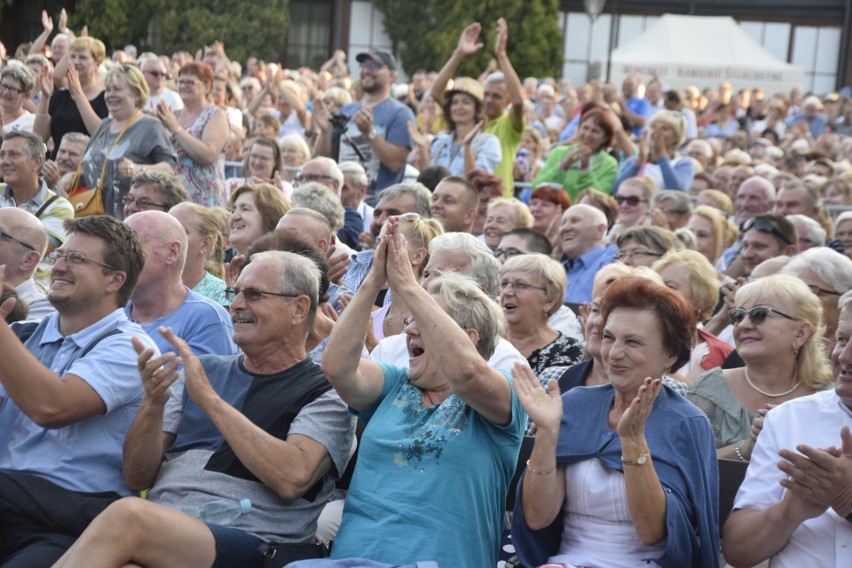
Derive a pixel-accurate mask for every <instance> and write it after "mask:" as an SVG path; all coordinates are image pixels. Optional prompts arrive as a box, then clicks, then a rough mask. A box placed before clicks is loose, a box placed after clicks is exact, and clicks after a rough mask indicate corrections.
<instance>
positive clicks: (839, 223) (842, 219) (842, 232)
mask: <svg viewBox="0 0 852 568" xmlns="http://www.w3.org/2000/svg"><path fill="white" fill-rule="evenodd" d="M834 238H835V239H837V240H838V241H840V242H841V243H842V244H843V246H845V247H846V256H848V257H849V258H852V211H844V212H843V213H841V214H840V215H838V216H837V219H835V220H834Z"/></svg>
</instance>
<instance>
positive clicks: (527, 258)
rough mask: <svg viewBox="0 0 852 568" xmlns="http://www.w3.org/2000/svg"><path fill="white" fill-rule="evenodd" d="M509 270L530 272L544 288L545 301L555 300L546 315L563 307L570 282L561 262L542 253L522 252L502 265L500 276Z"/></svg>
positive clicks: (548, 315)
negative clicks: (566, 289) (566, 288)
mask: <svg viewBox="0 0 852 568" xmlns="http://www.w3.org/2000/svg"><path fill="white" fill-rule="evenodd" d="M507 272H524V273H526V274H529V275H530V277H531V278H533V280H535V281H536V282H537V285H539V286H541V287H542V288H544V290H543V291H542V292H541V294H542V296H543V297H544V301H545V302H553V306H551V308H550V309H549V310H548V312H547V313H546V314H544V315H545V316H546V317H550V316H552V315H553V314H555V313H556V311H557V310H558V309H559V308H560V307H562V301H563V299H564V298H565V287H566V285H567V284H568V282H567V277H566V275H565V269H564V268H563V267H562V265H561V264H559V262H557V261H555V260H553V259H552V258H550V257H549V256H547V255H544V254H541V253H532V254H520V255H518V256H514V257H512V258H510V259H509V260H507V261H506V262H505V263H504V264H503V266H501V267H500V277H501V278H502V277H503V276H504V275H505V274H506V273H507Z"/></svg>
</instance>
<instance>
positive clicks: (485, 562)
mask: <svg viewBox="0 0 852 568" xmlns="http://www.w3.org/2000/svg"><path fill="white" fill-rule="evenodd" d="M382 371H383V372H384V386H383V388H382V392H381V394H380V395H379V397H378V399H377V401H376V402H375V403H374V404H373V405H372V406H371V407H370V408H369V409H367V410H366V411H364V412H361V413H359V414H358V416H359V417H360V418H361V419H362V420H363V421H364V422H365V423H366V425H367V426H366V428H365V429H364V433H363V435H362V436H361V447H360V449H359V453H358V465H357V466H356V467H355V473H354V474H353V476H352V483H351V485H350V487H349V493H348V494H347V497H346V505H345V506H344V509H343V521H342V523H341V525H340V531H338V533H337V536H336V538H335V540H334V548H333V549H332V554H331V557H332V558H352V557H359V558H368V559H370V560H376V561H379V562H388V563H392V564H405V563H414V562H417V561H421V560H435V561H437V562H438V565H439V566H464V567H466V568H477V567H478V568H486V567H487V568H492V567H493V566H495V565H496V563H497V550H498V548H499V544H500V533H501V528H502V523H503V514H504V512H505V508H506V492H507V490H508V484H509V481H510V480H511V478H512V475H513V473H514V471H515V465H516V462H517V459H518V451H519V449H520V443H521V439H522V437H523V432H524V427H525V426H526V415H525V414H524V411H523V409H522V408H521V405H520V403H519V402H518V399H517V398H516V397H515V395H514V392H513V393H512V401H511V419H510V421H509V423H508V424H507V425H505V426H498V425H495V424H492V423H491V422H489V421H488V420H486V419H485V418H484V417H483V416H482V415H480V414H479V413H477V412H476V411H474V410H473V408H471V407H470V406H469V405H467V404H466V403H465V402H464V401H462V400H461V399H460V398H458V397H457V396H455V395H450V396H449V397H448V398H447V399H445V400H444V401H443V402H441V403H440V404H436V405H433V406H430V407H424V405H423V402H422V391H421V390H420V389H418V388H417V387H415V386H414V385H413V384H411V382H410V380H409V378H408V372H407V370H406V369H401V368H398V367H392V366H388V365H382ZM506 380H507V381H510V379H509V378H508V376H507V377H506ZM510 382H511V381H510ZM377 535H380V537H377Z"/></svg>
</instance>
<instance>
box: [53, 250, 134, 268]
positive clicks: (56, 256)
mask: <svg viewBox="0 0 852 568" xmlns="http://www.w3.org/2000/svg"><path fill="white" fill-rule="evenodd" d="M60 260H64V261H65V262H66V263H67V264H71V265H73V266H80V265H81V264H85V263H87V262H89V263H91V264H97V265H98V266H100V267H102V268H106V269H107V270H118V269H117V268H116V267H114V266H110V265H109V264H104V263H103V262H100V261H99V260H92V259H91V258H88V257H87V256H86V255H85V254H83V253H81V252H63V251H61V250H55V251H53V252H52V253H50V254H49V255H47V261H48V262H49V263H50V265H51V266H53V265H54V264H56V263H57V262H59V261H60Z"/></svg>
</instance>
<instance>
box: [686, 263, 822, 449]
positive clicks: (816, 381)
mask: <svg viewBox="0 0 852 568" xmlns="http://www.w3.org/2000/svg"><path fill="white" fill-rule="evenodd" d="M735 302H736V306H737V307H736V308H734V309H732V310H731V311H730V318H731V324H732V325H733V326H734V341H735V344H736V348H737V353H739V355H740V357H742V359H743V361H745V367H742V368H738V369H725V370H722V369H713V370H711V371H707V372H706V373H704V374H703V375H701V376H700V377H698V379H697V380H696V381H695V384H693V385H692V387H691V388H690V389H689V393H688V394H687V398H688V399H689V400H691V401H692V402H693V403H694V404H695V405H697V406H698V407H699V408H700V409H701V410H703V411H704V413H705V414H707V417H708V418H709V419H710V423H711V424H712V425H713V434H714V435H715V436H716V448H717V453H718V456H719V457H720V458H726V459H733V460H737V459H738V460H742V461H748V460H749V459H750V457H751V451H752V449H753V448H754V443H755V441H756V440H757V436H758V434H760V430H761V428H762V426H763V417H764V416H765V415H766V413H767V412H768V411H769V410H770V409H772V408H773V407H774V406H776V405H778V404H781V403H782V402H786V401H788V400H791V399H794V398H799V397H801V396H807V395H809V394H813V393H814V392H816V391H819V390H825V389H826V388H830V386H831V385H830V381H831V369H830V368H829V366H828V363H827V361H826V358H825V357H824V356H823V352H822V342H823V327H824V326H823V316H822V305H821V304H820V301H819V298H817V297H816V296H815V295H814V294H813V293H812V292H811V291H810V289H809V288H808V286H807V284H805V283H804V282H803V281H802V280H800V279H799V278H796V277H793V276H787V275H773V276H766V277H763V278H759V279H757V280H754V281H753V282H749V283H748V284H746V285H745V286H743V287H742V288H740V289H739V290H738V291H737V295H736V298H735Z"/></svg>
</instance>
